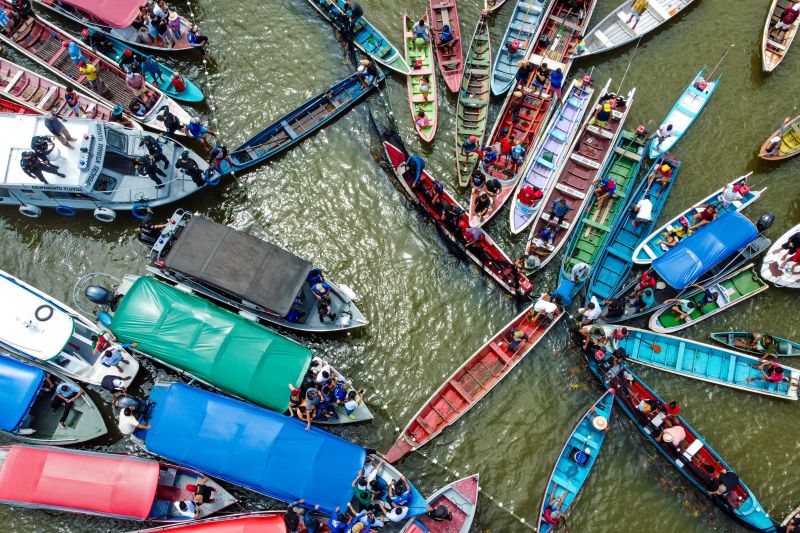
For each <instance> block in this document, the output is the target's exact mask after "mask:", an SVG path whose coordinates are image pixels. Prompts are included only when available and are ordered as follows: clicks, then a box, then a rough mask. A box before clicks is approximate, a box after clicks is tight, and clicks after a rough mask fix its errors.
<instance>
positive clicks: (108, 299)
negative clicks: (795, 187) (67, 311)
mask: <svg viewBox="0 0 800 533" xmlns="http://www.w3.org/2000/svg"><path fill="white" fill-rule="evenodd" d="M83 293H84V294H85V295H86V299H87V300H89V301H90V302H92V303H96V304H97V305H106V306H110V305H112V304H113V303H114V293H112V292H111V291H110V290H108V289H106V288H105V287H101V286H100V285H89V286H88V287H86V290H84V291H83Z"/></svg>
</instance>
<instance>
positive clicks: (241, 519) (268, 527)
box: [131, 511, 287, 533]
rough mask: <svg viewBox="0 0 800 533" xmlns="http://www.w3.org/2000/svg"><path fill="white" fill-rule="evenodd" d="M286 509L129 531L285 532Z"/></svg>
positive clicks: (152, 532)
mask: <svg viewBox="0 0 800 533" xmlns="http://www.w3.org/2000/svg"><path fill="white" fill-rule="evenodd" d="M285 514H286V511H258V512H255V513H237V514H232V515H224V516H215V517H211V518H204V519H202V520H189V521H186V522H181V523H178V524H169V525H165V526H157V527H151V528H147V529H138V530H136V531H132V532H131V533H161V532H163V531H171V532H180V533H231V531H238V532H240V533H245V532H251V531H252V532H256V531H257V532H258V533H286V531H287V530H286V523H285V522H284V515H285Z"/></svg>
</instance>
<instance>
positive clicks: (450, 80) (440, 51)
mask: <svg viewBox="0 0 800 533" xmlns="http://www.w3.org/2000/svg"><path fill="white" fill-rule="evenodd" d="M430 14H431V36H432V38H433V39H436V40H437V41H436V42H438V39H439V36H440V35H441V34H442V26H447V27H449V28H450V33H451V34H452V35H453V38H454V39H455V43H454V44H453V45H452V46H439V45H436V46H435V47H434V50H435V51H436V63H438V65H439V72H441V73H442V78H444V82H445V84H446V85H447V88H448V89H449V90H450V92H453V93H457V92H458V91H459V90H460V88H461V76H462V75H463V74H464V52H463V49H462V46H461V26H459V24H458V8H457V7H456V0H430Z"/></svg>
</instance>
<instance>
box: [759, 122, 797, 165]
mask: <svg viewBox="0 0 800 533" xmlns="http://www.w3.org/2000/svg"><path fill="white" fill-rule="evenodd" d="M775 137H780V139H781V145H780V148H779V149H778V151H777V152H776V153H773V154H772V155H770V154H769V152H768V151H769V148H770V144H772V139H774V138H775ZM799 153H800V115H798V116H796V117H794V118H791V117H786V120H784V121H783V124H782V125H781V127H780V128H778V129H777V130H775V131H774V132H772V135H770V136H769V137H767V140H766V141H764V144H762V145H761V149H760V150H759V151H758V157H760V158H761V159H766V160H767V161H778V160H780V159H788V158H790V157H792V156H795V155H797V154H799Z"/></svg>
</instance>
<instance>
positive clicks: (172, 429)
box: [137, 383, 366, 515]
mask: <svg viewBox="0 0 800 533" xmlns="http://www.w3.org/2000/svg"><path fill="white" fill-rule="evenodd" d="M284 387H285V385H284ZM150 402H153V403H154V404H155V405H154V407H153V409H152V413H151V417H150V420H149V424H150V425H151V426H152V428H151V429H148V430H145V431H140V432H137V435H141V436H142V438H143V440H144V443H145V446H146V448H147V450H148V451H149V452H150V453H154V454H156V455H160V456H162V457H165V458H166V459H168V460H169V461H172V462H175V463H178V464H180V465H183V466H186V467H188V468H193V469H196V470H200V471H202V472H205V473H206V474H207V475H209V476H213V477H217V478H220V479H224V480H226V481H229V482H231V483H235V484H237V485H241V486H243V487H247V488H249V489H251V490H254V491H256V492H260V493H262V494H265V495H267V496H270V497H272V498H277V499H279V500H282V501H285V502H293V501H297V500H299V499H301V498H303V499H305V501H306V504H307V505H317V504H319V506H320V508H321V509H320V510H321V511H322V512H323V513H324V514H328V515H330V514H331V513H333V512H334V510H335V509H336V507H337V506H338V507H340V508H341V509H346V508H347V502H349V501H350V498H351V497H352V496H353V487H352V486H351V483H352V482H353V480H354V479H355V478H356V476H357V475H358V472H359V470H360V469H361V468H362V467H363V465H364V458H365V457H366V451H365V450H364V448H362V447H360V446H356V445H355V444H352V443H351V442H348V441H346V440H343V439H340V438H339V437H336V436H334V435H331V434H330V433H327V432H325V431H322V430H320V429H317V428H315V427H312V428H311V430H309V431H306V425H305V423H303V422H301V421H300V420H298V419H296V418H290V417H287V416H284V415H281V414H278V413H274V412H271V411H267V410H266V409H262V408H260V407H258V406H255V405H252V404H249V403H245V402H242V401H240V400H236V399H233V398H229V397H227V396H222V395H220V394H215V393H212V392H208V391H204V390H202V389H198V388H195V387H189V386H188V385H184V384H183V383H172V384H170V385H163V384H161V385H156V386H155V387H153V390H152V392H151V394H150Z"/></svg>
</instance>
